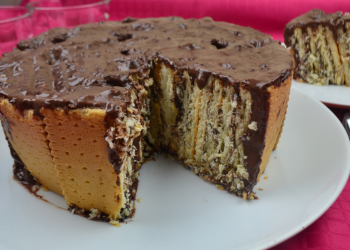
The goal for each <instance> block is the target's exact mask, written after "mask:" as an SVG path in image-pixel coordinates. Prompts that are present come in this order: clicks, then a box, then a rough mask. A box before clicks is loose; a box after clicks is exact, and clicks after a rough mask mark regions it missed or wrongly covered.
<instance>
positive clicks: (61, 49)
mask: <svg viewBox="0 0 350 250" xmlns="http://www.w3.org/2000/svg"><path fill="white" fill-rule="evenodd" d="M155 58H157V59H158V60H162V61H164V62H166V63H168V64H169V65H171V66H172V67H174V68H175V69H176V70H187V71H188V72H189V74H190V76H191V77H192V79H193V80H195V81H196V83H197V85H198V87H199V88H201V89H202V88H204V87H205V85H206V83H207V80H208V77H209V76H210V75H211V74H213V75H214V76H216V77H218V78H220V79H222V80H223V82H225V84H234V83H237V82H244V83H246V86H251V87H253V86H254V87H258V88H263V87H266V86H270V85H271V84H276V82H281V81H283V80H284V79H286V78H287V77H289V76H290V74H291V72H292V67H293V59H292V56H291V55H290V53H289V51H288V50H287V49H285V48H284V47H283V46H281V45H280V42H279V41H273V39H272V38H271V36H269V35H266V34H263V33H261V32H259V31H256V30H254V29H252V28H246V27H241V26H238V25H233V24H228V23H224V22H214V21H213V20H212V19H211V18H203V19H199V20H197V19H188V20H184V19H182V18H179V17H171V18H151V19H131V18H128V19H125V20H124V21H122V22H105V23H100V24H87V25H83V26H79V27H76V28H73V29H70V30H67V29H65V28H55V29H52V30H50V31H48V32H46V33H44V34H41V35H39V36H37V37H35V38H33V39H31V40H29V41H22V42H20V43H19V44H18V45H17V49H15V50H14V51H12V52H10V53H8V54H5V55H4V57H2V58H0V94H1V95H2V96H3V97H5V98H9V99H10V101H11V102H12V103H14V104H16V105H17V107H18V108H19V109H34V110H36V111H37V113H40V112H39V110H40V108H41V107H42V105H45V106H46V107H63V108H80V107H102V108H106V110H107V111H108V112H109V111H111V112H112V111H113V110H116V109H117V107H118V106H119V105H120V104H122V103H124V102H127V101H128V100H129V96H128V94H127V93H128V90H129V89H130V88H131V86H132V85H133V81H132V80H131V79H130V78H129V76H130V75H137V76H138V78H139V79H147V77H148V74H149V71H150V68H151V64H152V61H153V60H154V59H155ZM278 79H280V80H279V81H278ZM43 103H44V104H43Z"/></svg>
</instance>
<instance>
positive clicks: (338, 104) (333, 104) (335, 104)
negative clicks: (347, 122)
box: [292, 78, 350, 109]
mask: <svg viewBox="0 0 350 250" xmlns="http://www.w3.org/2000/svg"><path fill="white" fill-rule="evenodd" d="M293 82H296V83H298V84H306V85H310V86H312V84H308V83H305V82H299V81H297V80H296V79H294V78H293V79H292V86H293V87H295V88H297V89H298V90H300V91H301V92H303V93H305V94H307V95H308V96H309V97H310V98H313V99H315V100H317V101H320V102H322V103H323V104H324V105H326V106H328V107H333V108H341V109H350V104H344V103H341V102H329V101H325V100H323V99H322V98H315V97H312V96H311V95H310V94H309V93H308V92H306V91H305V90H303V89H300V88H298V87H297V86H296V85H293ZM327 86H328V85H327ZM332 86H333V85H332ZM334 86H336V85H334ZM314 87H318V88H322V86H316V85H315V86H314ZM336 87H339V88H350V86H346V85H340V86H336Z"/></svg>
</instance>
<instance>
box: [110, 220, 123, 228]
mask: <svg viewBox="0 0 350 250" xmlns="http://www.w3.org/2000/svg"><path fill="white" fill-rule="evenodd" d="M109 224H111V225H112V226H115V227H121V225H120V224H119V221H116V220H110V221H109Z"/></svg>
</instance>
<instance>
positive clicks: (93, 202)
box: [0, 17, 293, 223]
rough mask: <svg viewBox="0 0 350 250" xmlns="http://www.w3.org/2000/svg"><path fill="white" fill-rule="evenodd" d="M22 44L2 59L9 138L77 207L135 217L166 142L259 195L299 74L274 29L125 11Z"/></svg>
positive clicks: (236, 188) (106, 216)
mask: <svg viewBox="0 0 350 250" xmlns="http://www.w3.org/2000/svg"><path fill="white" fill-rule="evenodd" d="M17 47H18V49H15V50H14V51H13V52H11V53H8V54H5V55H4V57H3V58H1V59H0V75H1V78H0V95H1V103H0V111H1V120H2V125H3V128H4V131H5V134H6V137H7V140H8V142H9V145H10V147H11V148H12V151H13V152H14V154H13V155H14V156H15V155H17V156H18V157H17V156H16V157H14V159H15V161H16V162H19V163H20V165H21V166H25V167H26V169H27V170H28V171H29V172H30V173H31V175H32V176H34V178H36V180H37V181H38V182H40V183H41V185H42V186H43V187H45V188H46V189H49V190H51V191H53V192H55V193H57V194H59V195H62V196H63V197H64V198H65V200H66V202H67V205H68V206H69V208H70V210H71V211H72V212H73V213H76V214H79V215H83V216H85V217H88V218H89V219H94V220H100V221H110V222H111V223H114V222H115V220H122V219H125V218H128V217H132V216H133V214H134V212H135V206H134V200H135V197H136V191H137V187H138V176H139V173H138V171H139V169H140V167H141V165H142V163H144V162H145V160H146V159H147V157H149V156H150V155H151V154H153V153H156V152H160V151H162V150H164V151H167V152H169V153H170V154H173V155H174V157H175V158H176V159H178V160H179V161H180V162H181V163H182V164H183V165H184V166H185V167H186V168H188V169H190V170H191V171H192V172H193V173H195V174H196V175H198V176H200V177H201V178H203V179H205V180H208V181H210V182H212V183H214V184H216V185H217V187H218V188H220V189H225V190H227V191H228V192H230V193H233V194H235V195H237V196H239V197H243V198H244V199H254V198H256V196H255V193H254V191H253V187H254V186H255V184H256V183H257V181H258V178H259V176H260V175H261V174H262V173H263V172H264V170H265V168H266V165H267V162H268V160H269V157H270V154H271V151H272V150H273V149H274V148H276V146H277V143H278V140H279V137H280V135H281V132H282V127H283V121H284V119H285V115H286V111H287V104H288V97H289V92H290V87H291V81H292V77H293V59H292V56H291V55H290V53H289V51H288V50H287V49H285V48H284V47H283V46H282V45H281V44H280V43H279V42H278V41H273V40H272V38H271V37H270V36H269V35H266V34H263V33H260V32H259V31H256V30H253V29H251V28H244V27H241V26H237V25H233V24H228V23H219V22H214V21H213V20H212V19H210V18H204V19H199V20H196V19H189V20H184V19H182V18H176V17H172V18H154V19H140V20H137V19H126V20H124V21H122V22H107V23H100V24H89V25H83V26H80V27H77V28H74V29H71V30H66V29H62V28H60V29H53V30H50V31H48V32H47V33H44V34H42V35H40V36H38V37H35V38H33V39H31V40H29V41H22V42H21V43H19V44H18V46H17ZM15 166H16V164H15Z"/></svg>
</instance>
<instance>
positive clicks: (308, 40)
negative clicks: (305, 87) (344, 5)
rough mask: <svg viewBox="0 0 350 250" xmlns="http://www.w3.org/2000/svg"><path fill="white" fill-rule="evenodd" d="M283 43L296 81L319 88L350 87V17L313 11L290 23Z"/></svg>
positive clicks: (286, 28) (285, 31)
mask: <svg viewBox="0 0 350 250" xmlns="http://www.w3.org/2000/svg"><path fill="white" fill-rule="evenodd" d="M284 41H285V44H286V46H287V47H290V50H291V53H292V55H293V56H294V61H295V64H296V67H295V68H294V78H295V79H297V80H298V81H301V82H307V83H310V84H316V85H329V84H334V85H348V86H349V85H350V15H349V14H348V13H346V14H344V15H343V14H342V12H336V13H331V14H325V12H324V11H322V10H317V9H314V10H311V11H310V12H308V13H306V14H304V15H301V16H300V17H297V18H295V19H293V20H292V21H291V22H289V23H288V24H287V25H286V27H285V30H284Z"/></svg>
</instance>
